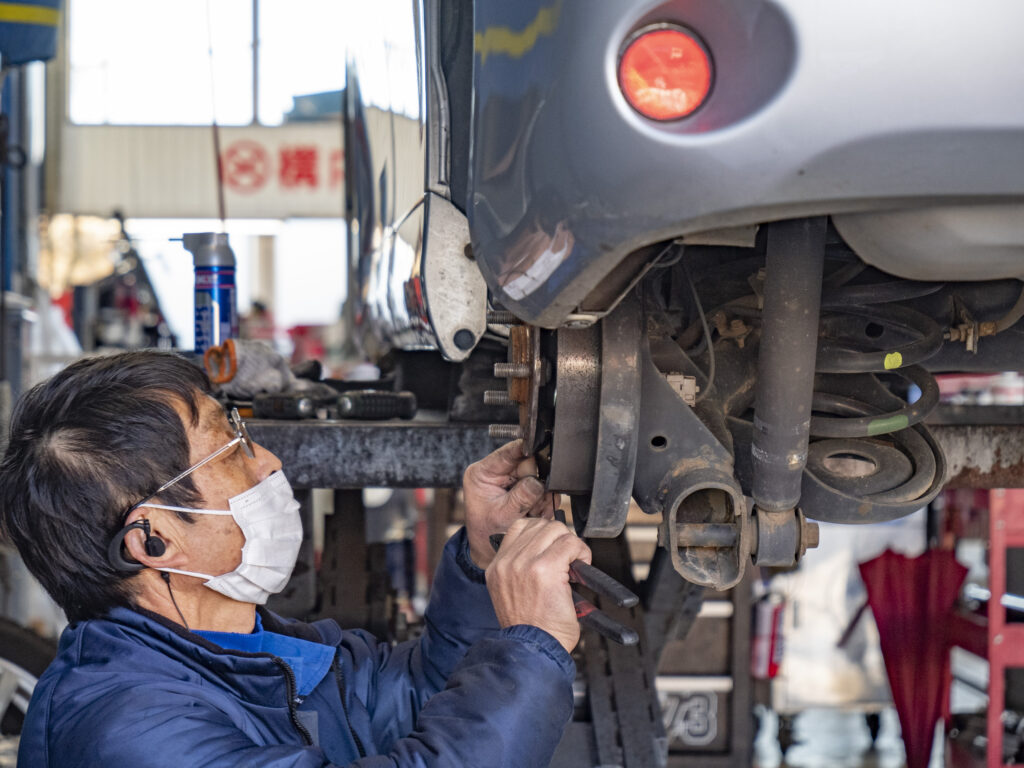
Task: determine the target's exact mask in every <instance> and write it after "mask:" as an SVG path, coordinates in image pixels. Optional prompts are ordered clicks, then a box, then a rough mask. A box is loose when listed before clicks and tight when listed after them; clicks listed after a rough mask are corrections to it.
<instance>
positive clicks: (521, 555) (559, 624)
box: [487, 520, 590, 652]
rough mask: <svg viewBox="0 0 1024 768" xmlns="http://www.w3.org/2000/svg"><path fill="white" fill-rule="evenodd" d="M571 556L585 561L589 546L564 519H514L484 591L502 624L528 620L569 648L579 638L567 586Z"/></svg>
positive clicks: (490, 571) (505, 625) (506, 625)
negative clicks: (564, 522)
mask: <svg viewBox="0 0 1024 768" xmlns="http://www.w3.org/2000/svg"><path fill="white" fill-rule="evenodd" d="M573 560H583V561H584V562H586V563H589V562H590V549H589V548H588V547H587V545H586V544H584V543H583V540H582V539H580V538H578V537H577V536H576V534H575V533H573V532H572V531H570V530H569V529H568V528H567V527H566V526H565V525H563V524H562V523H559V522H555V521H553V520H517V521H516V522H514V523H512V525H510V526H509V529H508V533H506V534H505V540H504V541H503V542H502V543H501V549H499V550H498V554H497V556H496V557H495V558H494V562H492V563H491V564H490V566H488V568H487V591H488V592H490V594H491V602H492V603H493V604H494V612H495V614H497V616H498V622H499V623H500V624H501V626H503V627H511V626H513V625H515V624H532V625H533V626H535V627H539V628H541V629H543V630H544V631H545V632H547V633H548V634H550V635H552V636H553V637H554V638H555V639H556V640H558V642H560V643H561V644H562V647H563V648H565V650H566V651H569V652H571V651H572V649H573V648H575V647H576V643H578V642H579V640H580V625H579V621H578V620H577V619H576V609H575V607H574V606H573V602H572V589H571V588H570V587H569V564H570V563H572V561H573Z"/></svg>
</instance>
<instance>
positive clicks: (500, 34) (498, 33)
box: [473, 0, 562, 64]
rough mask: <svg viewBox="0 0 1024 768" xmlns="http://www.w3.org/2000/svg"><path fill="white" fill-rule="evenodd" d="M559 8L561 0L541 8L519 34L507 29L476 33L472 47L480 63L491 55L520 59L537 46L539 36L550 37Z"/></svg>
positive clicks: (556, 23) (499, 28)
mask: <svg viewBox="0 0 1024 768" xmlns="http://www.w3.org/2000/svg"><path fill="white" fill-rule="evenodd" d="M561 8H562V2H561V0H559V1H558V2H557V3H555V4H554V5H552V6H549V7H547V8H541V9H540V10H539V11H537V15H536V16H534V17H533V21H531V22H530V23H529V24H527V25H526V28H525V29H523V30H522V31H521V32H516V31H515V30H514V29H509V28H508V27H487V29H485V30H483V31H482V32H477V33H476V35H475V36H474V38H473V45H474V46H475V48H476V52H477V53H478V54H480V63H481V64H486V63H487V57H488V56H490V55H492V54H504V55H506V56H511V57H512V58H513V59H519V58H522V56H523V55H524V54H525V53H527V52H528V51H529V50H530V49H532V48H533V46H535V45H536V44H537V40H538V39H539V38H540V36H541V35H551V34H552V33H553V32H554V31H555V27H557V26H558V15H559V12H560V11H561Z"/></svg>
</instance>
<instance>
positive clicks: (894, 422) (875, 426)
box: [868, 413, 909, 437]
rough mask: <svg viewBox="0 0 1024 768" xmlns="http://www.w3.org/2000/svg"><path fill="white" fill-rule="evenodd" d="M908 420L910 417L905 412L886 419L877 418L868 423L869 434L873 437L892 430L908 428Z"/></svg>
mask: <svg viewBox="0 0 1024 768" xmlns="http://www.w3.org/2000/svg"><path fill="white" fill-rule="evenodd" d="M908 422H909V419H908V418H907V416H906V414H903V413H901V414H898V415H896V416H888V417H886V418H884V419H875V420H874V421H872V422H871V423H870V424H868V434H869V435H870V436H872V437H874V436H875V435H887V434H889V433H890V432H896V431H898V430H901V429H906V427H907V424H908Z"/></svg>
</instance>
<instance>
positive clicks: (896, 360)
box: [883, 352, 903, 371]
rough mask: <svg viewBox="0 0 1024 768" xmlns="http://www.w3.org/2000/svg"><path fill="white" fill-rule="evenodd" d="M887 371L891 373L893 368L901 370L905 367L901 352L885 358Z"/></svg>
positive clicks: (891, 353) (892, 353)
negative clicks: (902, 366)
mask: <svg viewBox="0 0 1024 768" xmlns="http://www.w3.org/2000/svg"><path fill="white" fill-rule="evenodd" d="M883 364H884V365H885V370H887V371H891V370H892V369H893V368H899V367H900V366H901V365H903V355H901V354H900V353H899V352H890V353H889V354H888V355H886V356H885V362H884V363H883Z"/></svg>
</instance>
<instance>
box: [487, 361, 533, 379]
mask: <svg viewBox="0 0 1024 768" xmlns="http://www.w3.org/2000/svg"><path fill="white" fill-rule="evenodd" d="M530 373H531V371H530V366H528V365H527V364H526V363H495V364H494V377H495V378H497V379H525V378H528V377H529V375H530Z"/></svg>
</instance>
